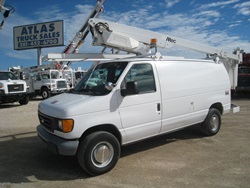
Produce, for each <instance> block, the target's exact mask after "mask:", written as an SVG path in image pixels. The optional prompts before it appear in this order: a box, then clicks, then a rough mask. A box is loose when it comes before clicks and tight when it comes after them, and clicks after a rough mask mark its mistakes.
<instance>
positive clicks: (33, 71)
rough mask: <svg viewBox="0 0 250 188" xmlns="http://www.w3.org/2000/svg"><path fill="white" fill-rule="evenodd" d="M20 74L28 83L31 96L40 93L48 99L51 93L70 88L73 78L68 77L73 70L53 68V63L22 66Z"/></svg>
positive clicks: (58, 92)
mask: <svg viewBox="0 0 250 188" xmlns="http://www.w3.org/2000/svg"><path fill="white" fill-rule="evenodd" d="M19 74H20V77H21V79H23V80H24V81H26V83H27V84H28V86H29V92H28V93H29V95H30V96H31V97H36V96H37V95H40V96H42V98H43V99H47V98H49V97H50V96H51V95H55V94H60V93H62V92H66V91H68V90H69V89H70V87H69V84H70V83H69V82H70V81H71V79H68V78H69V76H71V71H67V70H57V69H53V68H51V65H38V66H34V67H28V68H22V69H21V70H20V73H19Z"/></svg>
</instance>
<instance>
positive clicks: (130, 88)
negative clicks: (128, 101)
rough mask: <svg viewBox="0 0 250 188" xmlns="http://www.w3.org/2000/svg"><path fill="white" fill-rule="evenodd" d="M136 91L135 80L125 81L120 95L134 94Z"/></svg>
mask: <svg viewBox="0 0 250 188" xmlns="http://www.w3.org/2000/svg"><path fill="white" fill-rule="evenodd" d="M138 93H139V90H138V85H137V82H134V81H132V82H127V85H126V89H122V90H121V95H122V96H127V95H134V94H138Z"/></svg>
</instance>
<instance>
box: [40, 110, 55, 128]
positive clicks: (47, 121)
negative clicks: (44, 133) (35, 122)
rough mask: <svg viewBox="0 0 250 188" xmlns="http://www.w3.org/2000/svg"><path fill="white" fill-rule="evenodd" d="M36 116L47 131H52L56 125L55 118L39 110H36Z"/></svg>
mask: <svg viewBox="0 0 250 188" xmlns="http://www.w3.org/2000/svg"><path fill="white" fill-rule="evenodd" d="M38 118H39V121H40V123H41V125H43V126H44V127H45V128H47V129H48V130H49V131H51V132H53V131H54V129H55V125H56V119H55V118H53V117H50V116H47V115H44V114H42V113H41V112H38Z"/></svg>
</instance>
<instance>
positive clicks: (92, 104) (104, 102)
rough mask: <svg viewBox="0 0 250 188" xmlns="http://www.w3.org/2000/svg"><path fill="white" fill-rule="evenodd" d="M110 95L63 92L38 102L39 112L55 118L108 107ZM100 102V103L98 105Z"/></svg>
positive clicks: (97, 110)
mask: <svg viewBox="0 0 250 188" xmlns="http://www.w3.org/2000/svg"><path fill="white" fill-rule="evenodd" d="M109 98H110V97H108V95H106V96H91V95H82V94H71V93H63V94H60V95H56V96H54V97H51V98H48V99H46V100H44V101H42V102H40V104H39V106H38V110H39V112H41V113H43V114H45V115H48V116H52V117H57V118H67V117H72V116H77V115H80V114H87V113H93V112H99V111H104V110H108V109H110V99H109ZM100 104H101V105H100Z"/></svg>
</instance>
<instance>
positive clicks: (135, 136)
mask: <svg viewBox="0 0 250 188" xmlns="http://www.w3.org/2000/svg"><path fill="white" fill-rule="evenodd" d="M230 106H231V102H230V81H229V76H228V73H227V71H226V69H225V67H224V65H223V63H215V62H214V61H210V60H187V59H184V58H175V59H174V58H163V59H161V60H153V59H151V58H138V59H136V58H135V59H131V58H130V59H122V60H116V61H109V62H104V63H99V64H98V65H96V67H95V68H93V69H92V70H90V71H89V72H88V73H87V75H86V76H85V77H84V78H83V79H82V80H81V81H80V82H79V84H78V85H77V86H76V87H75V89H74V91H72V92H71V93H64V94H60V95H58V96H54V97H52V98H49V99H46V100H44V101H42V102H41V103H40V104H39V109H38V115H39V120H40V125H39V126H38V127H37V132H38V135H39V137H40V138H41V139H42V140H43V141H44V142H45V143H46V144H47V147H48V149H49V150H50V151H52V152H53V153H55V154H60V155H67V156H74V155H77V158H78V161H79V164H80V166H81V167H82V168H83V169H84V170H85V171H86V172H88V173H89V174H91V175H99V174H103V173H106V172H108V171H109V170H111V169H112V168H113V167H114V166H115V164H116V163H117V161H118V159H119V157H120V150H121V146H122V145H125V144H129V143H132V142H135V141H139V140H143V139H145V138H149V137H153V136H156V135H160V134H164V133H169V132H173V131H176V130H179V129H182V128H185V127H187V126H191V125H194V124H198V123H200V124H201V129H202V131H203V132H204V133H205V135H208V136H212V135H215V134H216V133H218V131H219V130H220V127H221V115H222V114H225V113H228V112H229V111H230Z"/></svg>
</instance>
